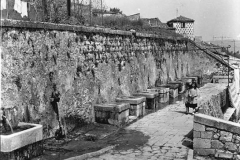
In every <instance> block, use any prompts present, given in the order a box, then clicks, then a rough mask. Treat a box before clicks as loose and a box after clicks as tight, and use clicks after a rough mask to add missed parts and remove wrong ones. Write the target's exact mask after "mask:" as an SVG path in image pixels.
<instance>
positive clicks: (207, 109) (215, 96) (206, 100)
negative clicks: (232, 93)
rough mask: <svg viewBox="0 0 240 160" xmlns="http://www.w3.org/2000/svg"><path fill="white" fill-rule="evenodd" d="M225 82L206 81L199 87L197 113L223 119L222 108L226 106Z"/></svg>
mask: <svg viewBox="0 0 240 160" xmlns="http://www.w3.org/2000/svg"><path fill="white" fill-rule="evenodd" d="M226 88H227V84H214V83H208V84H205V85H204V86H203V87H201V88H200V98H199V99H198V105H199V106H200V110H199V113H202V114H206V115H209V116H213V117H216V118H221V119H223V117H224V115H223V111H222V110H223V108H224V107H226V99H227V94H226V92H227V90H226Z"/></svg>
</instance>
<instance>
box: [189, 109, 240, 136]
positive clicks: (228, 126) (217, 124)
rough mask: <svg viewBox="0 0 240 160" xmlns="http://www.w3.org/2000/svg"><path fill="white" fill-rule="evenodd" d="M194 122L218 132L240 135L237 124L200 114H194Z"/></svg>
mask: <svg viewBox="0 0 240 160" xmlns="http://www.w3.org/2000/svg"><path fill="white" fill-rule="evenodd" d="M194 122H197V123H200V124H203V125H206V126H210V127H214V128H217V129H219V130H226V131H229V132H232V133H236V134H239V133H240V124H239V123H235V122H230V121H226V120H223V119H219V118H215V117H212V116H208V115H205V114H201V113H198V114H195V116H194Z"/></svg>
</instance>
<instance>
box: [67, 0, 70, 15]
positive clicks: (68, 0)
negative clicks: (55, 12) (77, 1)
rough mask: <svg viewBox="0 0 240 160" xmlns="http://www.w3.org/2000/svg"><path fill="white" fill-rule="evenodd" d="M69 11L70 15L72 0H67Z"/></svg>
mask: <svg viewBox="0 0 240 160" xmlns="http://www.w3.org/2000/svg"><path fill="white" fill-rule="evenodd" d="M67 11H68V16H69V17H70V16H71V0H67Z"/></svg>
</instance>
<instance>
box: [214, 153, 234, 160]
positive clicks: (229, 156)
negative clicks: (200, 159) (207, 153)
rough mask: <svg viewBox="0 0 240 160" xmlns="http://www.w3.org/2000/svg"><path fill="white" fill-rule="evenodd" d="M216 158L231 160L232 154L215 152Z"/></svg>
mask: <svg viewBox="0 0 240 160" xmlns="http://www.w3.org/2000/svg"><path fill="white" fill-rule="evenodd" d="M215 157H216V158H225V159H232V158H233V154H232V153H225V152H217V153H216V154H215Z"/></svg>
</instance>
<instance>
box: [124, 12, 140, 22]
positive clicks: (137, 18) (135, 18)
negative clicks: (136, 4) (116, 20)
mask: <svg viewBox="0 0 240 160" xmlns="http://www.w3.org/2000/svg"><path fill="white" fill-rule="evenodd" d="M127 18H128V19H129V20H130V21H138V20H139V19H140V13H137V14H133V15H130V16H127Z"/></svg>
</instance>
